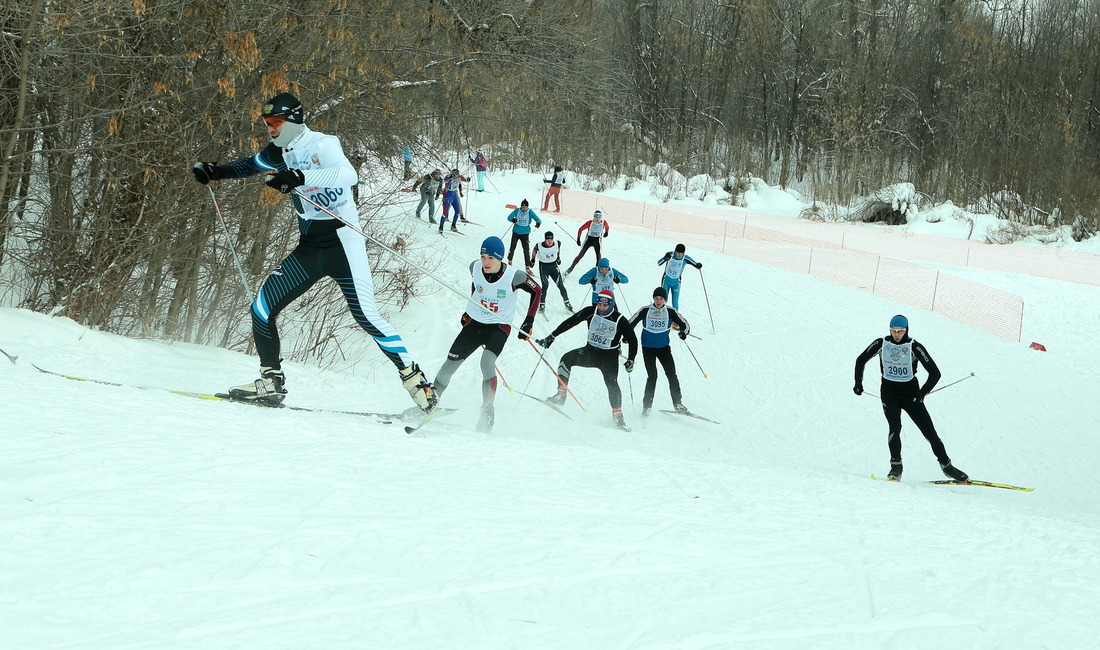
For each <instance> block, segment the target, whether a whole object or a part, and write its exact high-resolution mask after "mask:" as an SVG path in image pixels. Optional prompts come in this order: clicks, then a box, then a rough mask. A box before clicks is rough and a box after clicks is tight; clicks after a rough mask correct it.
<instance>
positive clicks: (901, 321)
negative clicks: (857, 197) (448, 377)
mask: <svg viewBox="0 0 1100 650" xmlns="http://www.w3.org/2000/svg"><path fill="white" fill-rule="evenodd" d="M501 246H503V244H501ZM899 327H904V328H905V329H909V319H908V318H906V317H905V316H902V315H901V314H898V315H897V316H894V317H893V318H891V319H890V328H891V329H897V328H899Z"/></svg>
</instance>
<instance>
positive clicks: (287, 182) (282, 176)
mask: <svg viewBox="0 0 1100 650" xmlns="http://www.w3.org/2000/svg"><path fill="white" fill-rule="evenodd" d="M305 184H306V175H305V174H303V173H302V170H300V169H286V170H283V171H281V172H276V173H274V174H272V175H270V176H268V177H267V186H268V187H273V188H275V189H277V190H279V191H280V192H282V193H283V194H293V193H294V188H296V187H301V186H302V185H305Z"/></svg>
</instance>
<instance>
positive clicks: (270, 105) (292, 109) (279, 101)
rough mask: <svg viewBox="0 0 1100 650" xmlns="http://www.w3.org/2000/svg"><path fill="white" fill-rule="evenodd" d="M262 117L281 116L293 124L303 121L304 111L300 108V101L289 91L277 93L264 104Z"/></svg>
mask: <svg viewBox="0 0 1100 650" xmlns="http://www.w3.org/2000/svg"><path fill="white" fill-rule="evenodd" d="M262 115H263V117H281V118H283V119H284V120H286V121H287V122H293V123H295V124H303V123H305V112H304V111H303V110H302V102H300V101H298V98H297V97H295V96H294V95H291V94H290V93H279V94H278V95H275V96H274V97H272V98H271V99H269V100H268V101H267V103H266V104H264V111H263V114H262Z"/></svg>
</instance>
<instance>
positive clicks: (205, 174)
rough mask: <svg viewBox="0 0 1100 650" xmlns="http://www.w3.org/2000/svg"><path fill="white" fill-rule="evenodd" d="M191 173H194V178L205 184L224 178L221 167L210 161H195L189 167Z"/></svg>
mask: <svg viewBox="0 0 1100 650" xmlns="http://www.w3.org/2000/svg"><path fill="white" fill-rule="evenodd" d="M191 173H192V174H194V175H195V180H197V181H198V182H200V183H202V184H203V185H206V184H207V183H209V182H210V181H220V180H221V179H223V178H225V172H223V171H222V168H221V167H218V163H212V162H197V163H195V164H194V165H193V166H192V167H191Z"/></svg>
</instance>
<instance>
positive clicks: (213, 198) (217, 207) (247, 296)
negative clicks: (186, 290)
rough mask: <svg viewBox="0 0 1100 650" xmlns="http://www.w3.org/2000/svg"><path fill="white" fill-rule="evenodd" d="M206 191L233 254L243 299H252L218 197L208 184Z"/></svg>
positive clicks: (250, 290) (250, 289)
mask: <svg viewBox="0 0 1100 650" xmlns="http://www.w3.org/2000/svg"><path fill="white" fill-rule="evenodd" d="M206 189H208V190H210V200H211V201H213V202H214V211H215V212H216V213H217V215H218V223H220V224H221V225H222V231H223V232H224V233H225V237H226V240H227V243H228V244H229V251H230V252H231V253H233V262H234V263H235V264H236V265H237V273H239V274H240V276H241V286H242V287H244V296H245V299H246V300H247V299H250V298H251V297H252V288H251V287H249V286H248V279H247V278H246V277H245V275H244V266H242V265H241V258H239V257H237V245H236V242H234V241H233V235H230V234H229V226H228V225H226V223H225V215H223V214H222V206H221V205H220V204H218V197H217V195H215V194H214V188H212V187H210V185H209V183H208V184H207V185H206Z"/></svg>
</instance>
